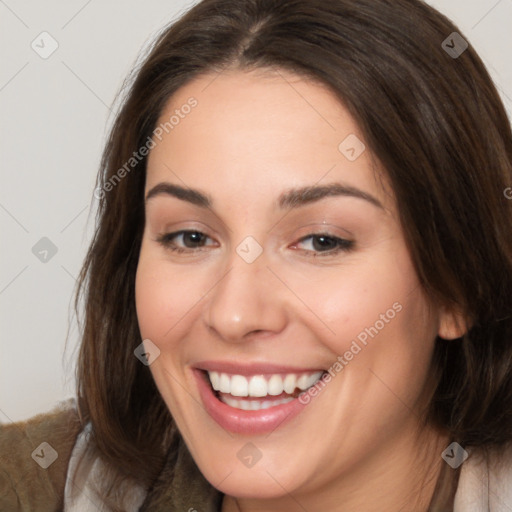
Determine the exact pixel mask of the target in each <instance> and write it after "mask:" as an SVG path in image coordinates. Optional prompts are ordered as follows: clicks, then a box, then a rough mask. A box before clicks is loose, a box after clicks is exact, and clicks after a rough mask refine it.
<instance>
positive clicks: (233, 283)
mask: <svg viewBox="0 0 512 512" xmlns="http://www.w3.org/2000/svg"><path fill="white" fill-rule="evenodd" d="M264 254H265V253H263V254H262V255H261V256H260V257H259V258H258V259H257V260H256V261H254V262H252V263H247V262H246V261H244V260H243V259H242V258H241V257H240V256H239V255H238V254H236V253H235V254H233V256H232V258H231V259H230V265H229V267H228V269H227V271H226V272H225V273H224V275H223V277H222V278H221V279H220V280H219V281H218V282H217V284H216V285H215V286H214V288H213V289H212V291H211V292H210V294H208V300H207V301H206V302H205V304H204V309H203V320H204V322H205V324H206V325H207V327H208V329H209V330H210V331H213V333H214V334H215V335H216V336H218V337H220V338H221V339H223V340H224V341H227V342H230V343H239V342H244V341H247V339H248V338H249V337H251V336H252V335H254V334H256V333H258V335H261V334H263V333H266V334H268V333H273V334H276V333H279V332H281V331H282V330H283V329H284V328H285V326H286V323H287V310H288V308H287V303H286V300H287V299H286V296H285V294H284V290H283V289H284V287H283V286H282V283H280V282H279V281H278V280H277V279H276V277H275V276H274V274H273V273H272V272H271V271H270V270H269V269H268V268H267V265H266V261H265V257H264Z"/></svg>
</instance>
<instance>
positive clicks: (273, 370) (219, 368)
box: [194, 361, 325, 375]
mask: <svg viewBox="0 0 512 512" xmlns="http://www.w3.org/2000/svg"><path fill="white" fill-rule="evenodd" d="M194 367H195V368H197V369H199V370H204V371H210V372H221V373H228V374H231V375H265V374H269V375H270V374H277V373H282V374H288V373H313V372H320V371H321V372H323V371H325V370H324V369H323V368H312V367H309V368H307V367H295V366H288V365H281V364H275V363H265V362H252V363H242V362H237V361H201V362H199V363H197V364H195V365H194Z"/></svg>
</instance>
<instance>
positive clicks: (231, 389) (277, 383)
mask: <svg viewBox="0 0 512 512" xmlns="http://www.w3.org/2000/svg"><path fill="white" fill-rule="evenodd" d="M322 373H323V372H315V373H303V374H300V375H299V376H297V375H296V374H295V373H289V374H287V375H285V376H281V375H279V374H276V375H271V376H270V377H265V376H264V375H253V376H252V377H249V378H247V377H245V376H244V375H228V374H227V373H219V372H208V376H209V377H210V382H211V384H212V387H213V389H214V390H215V391H220V392H221V393H227V394H230V395H233V396H240V397H242V396H251V397H258V398H259V397H264V396H267V395H270V396H277V395H281V394H282V393H287V394H289V395H291V394H293V392H294V391H295V389H296V388H299V389H300V390H302V391H304V390H306V389H308V388H310V387H311V386H313V384H315V383H316V382H317V381H318V379H320V377H321V376H322ZM260 403H261V402H258V404H260ZM272 404H274V402H272ZM244 407H247V404H242V405H241V406H240V407H238V408H239V409H243V408H244ZM269 407H270V406H269Z"/></svg>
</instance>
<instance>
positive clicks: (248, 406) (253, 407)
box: [220, 396, 293, 411]
mask: <svg viewBox="0 0 512 512" xmlns="http://www.w3.org/2000/svg"><path fill="white" fill-rule="evenodd" d="M220 399H221V401H222V402H224V403H225V404H227V405H229V406H230V407H234V408H235V409H242V410H244V411H259V410H261V409H269V408H270V407H276V406H277V405H281V404H286V403H288V402H291V401H292V400H293V398H292V397H289V398H281V400H263V401H261V400H237V399H236V398H229V397H227V396H222V397H221V398H220Z"/></svg>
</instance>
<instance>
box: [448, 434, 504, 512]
mask: <svg viewBox="0 0 512 512" xmlns="http://www.w3.org/2000/svg"><path fill="white" fill-rule="evenodd" d="M468 452H469V457H468V459H467V460H466V462H464V463H463V465H462V467H461V473H460V478H459V485H458V487H457V494H456V496H455V508H454V511H455V512H464V511H466V510H471V511H473V510H474V511H475V512H480V511H485V512H504V511H506V510H512V443H508V444H506V445H504V446H501V447H499V448H493V449H488V450H485V451H484V450H476V449H475V450H468Z"/></svg>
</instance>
